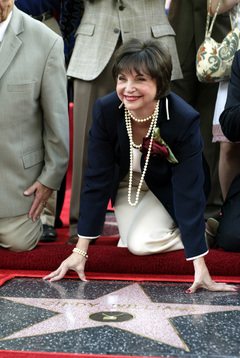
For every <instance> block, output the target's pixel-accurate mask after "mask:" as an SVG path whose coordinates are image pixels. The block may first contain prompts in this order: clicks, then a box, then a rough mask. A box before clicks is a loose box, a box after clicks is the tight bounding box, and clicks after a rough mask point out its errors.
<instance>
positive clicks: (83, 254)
mask: <svg viewBox="0 0 240 358" xmlns="http://www.w3.org/2000/svg"><path fill="white" fill-rule="evenodd" d="M73 252H76V254H79V255H81V256H83V257H85V259H86V260H87V258H88V254H87V253H86V251H84V250H80V249H78V248H77V247H74V249H73Z"/></svg>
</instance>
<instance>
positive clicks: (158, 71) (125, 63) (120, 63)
mask: <svg viewBox="0 0 240 358" xmlns="http://www.w3.org/2000/svg"><path fill="white" fill-rule="evenodd" d="M131 70H134V71H136V73H138V74H140V73H142V72H144V73H146V74H148V75H150V76H151V77H152V78H154V79H156V80H157V96H156V99H160V98H161V97H165V96H166V95H167V94H168V93H169V92H170V80H171V74H172V59H171V55H170V53H169V51H168V50H167V49H166V47H165V46H164V45H162V44H161V43H159V42H158V41H154V40H147V41H144V42H143V41H140V40H138V39H131V40H128V41H126V42H124V43H123V44H122V45H121V46H120V47H119V49H118V50H117V51H116V53H115V61H114V65H113V69H112V74H113V77H114V78H115V80H116V79H117V76H118V75H119V73H122V72H124V71H131Z"/></svg>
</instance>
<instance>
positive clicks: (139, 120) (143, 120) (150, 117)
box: [125, 108, 153, 123]
mask: <svg viewBox="0 0 240 358" xmlns="http://www.w3.org/2000/svg"><path fill="white" fill-rule="evenodd" d="M125 110H126V111H127V112H128V115H129V116H130V117H131V118H132V119H133V120H134V121H135V122H139V123H142V122H147V121H149V120H150V119H152V117H153V115H152V114H151V116H148V117H146V118H142V119H141V118H136V117H135V116H134V115H133V114H132V113H131V112H130V111H129V109H126V108H125Z"/></svg>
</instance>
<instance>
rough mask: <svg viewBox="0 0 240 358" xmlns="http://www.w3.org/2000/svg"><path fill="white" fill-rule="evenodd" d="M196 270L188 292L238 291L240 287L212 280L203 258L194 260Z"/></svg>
mask: <svg viewBox="0 0 240 358" xmlns="http://www.w3.org/2000/svg"><path fill="white" fill-rule="evenodd" d="M193 265H194V269H195V275H194V282H193V284H192V286H191V287H189V289H188V290H187V291H186V292H187V293H194V292H196V290H197V289H198V288H205V289H206V290H208V291H237V290H238V286H236V285H228V284H226V283H224V282H215V281H213V280H212V279H211V276H210V274H209V271H208V268H207V266H206V263H205V260H204V258H203V257H200V258H198V259H195V260H193Z"/></svg>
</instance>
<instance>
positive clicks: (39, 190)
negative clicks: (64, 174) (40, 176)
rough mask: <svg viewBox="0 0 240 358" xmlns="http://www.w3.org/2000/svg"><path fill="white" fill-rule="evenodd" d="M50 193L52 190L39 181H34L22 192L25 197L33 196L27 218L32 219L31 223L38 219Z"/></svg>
mask: <svg viewBox="0 0 240 358" xmlns="http://www.w3.org/2000/svg"><path fill="white" fill-rule="evenodd" d="M52 192H53V189H50V188H48V187H47V186H45V185H43V184H41V183H40V182H39V181H36V182H35V183H34V184H33V185H32V186H30V188H28V189H27V190H25V191H24V193H23V194H24V195H26V196H29V195H32V194H34V200H33V203H32V206H31V208H30V211H29V213H28V217H29V218H32V221H35V220H36V219H39V217H40V214H41V212H42V211H43V208H44V207H45V206H46V203H47V201H48V199H49V197H50V196H51V194H52Z"/></svg>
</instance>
